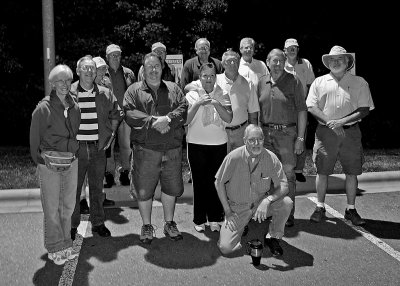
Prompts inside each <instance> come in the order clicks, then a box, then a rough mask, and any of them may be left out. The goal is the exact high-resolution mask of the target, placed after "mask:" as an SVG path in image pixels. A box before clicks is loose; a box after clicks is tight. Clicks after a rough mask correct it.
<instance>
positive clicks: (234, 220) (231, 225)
mask: <svg viewBox="0 0 400 286" xmlns="http://www.w3.org/2000/svg"><path fill="white" fill-rule="evenodd" d="M238 219H239V216H238V215H237V213H235V212H233V211H230V212H225V227H227V228H228V229H229V230H230V231H236V230H237V228H238Z"/></svg>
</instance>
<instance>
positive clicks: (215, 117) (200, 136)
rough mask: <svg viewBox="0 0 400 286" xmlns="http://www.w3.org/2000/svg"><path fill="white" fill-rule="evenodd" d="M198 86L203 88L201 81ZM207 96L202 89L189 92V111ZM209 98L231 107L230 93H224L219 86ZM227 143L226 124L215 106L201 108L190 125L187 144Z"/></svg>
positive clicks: (187, 97) (187, 96) (187, 95)
mask: <svg viewBox="0 0 400 286" xmlns="http://www.w3.org/2000/svg"><path fill="white" fill-rule="evenodd" d="M196 85H199V86H201V83H200V81H199V80H198V81H196ZM205 94H206V92H205V90H204V89H202V88H199V89H198V90H196V91H189V92H188V93H187V94H186V99H187V101H188V103H189V109H190V108H191V107H192V105H193V104H194V103H195V102H196V101H198V100H199V99H200V97H201V96H203V95H205ZM209 96H210V97H211V98H214V99H216V100H218V101H219V102H220V103H221V104H222V105H223V106H230V105H231V100H230V98H229V95H228V93H227V92H224V91H223V90H222V89H221V87H220V86H219V85H215V87H214V90H213V91H212V92H211V93H210V94H209ZM227 141H228V136H227V134H226V132H225V123H224V122H223V121H222V119H221V118H220V116H219V114H218V112H217V111H216V109H215V107H214V106H213V105H206V106H200V107H199V109H198V110H197V112H196V114H195V116H194V117H193V119H192V121H191V122H190V123H189V125H188V131H187V135H186V142H188V143H194V144H202V145H221V144H224V143H226V142H227Z"/></svg>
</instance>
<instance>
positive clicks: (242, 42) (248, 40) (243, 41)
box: [239, 38, 256, 48]
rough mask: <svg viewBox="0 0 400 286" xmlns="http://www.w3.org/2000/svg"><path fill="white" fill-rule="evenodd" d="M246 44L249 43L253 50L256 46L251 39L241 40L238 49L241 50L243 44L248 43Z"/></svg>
mask: <svg viewBox="0 0 400 286" xmlns="http://www.w3.org/2000/svg"><path fill="white" fill-rule="evenodd" d="M248 42H250V44H251V45H252V46H253V48H254V46H255V45H256V42H255V41H254V39H253V38H243V39H242V40H241V41H240V46H239V47H240V48H242V47H243V46H244V44H245V43H248Z"/></svg>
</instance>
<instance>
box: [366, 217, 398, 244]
mask: <svg viewBox="0 0 400 286" xmlns="http://www.w3.org/2000/svg"><path fill="white" fill-rule="evenodd" d="M365 221H366V222H367V224H366V225H365V226H364V229H365V230H366V231H368V232H369V233H371V234H372V235H374V236H376V237H378V238H382V239H400V223H398V222H391V221H383V220H372V219H366V220H365Z"/></svg>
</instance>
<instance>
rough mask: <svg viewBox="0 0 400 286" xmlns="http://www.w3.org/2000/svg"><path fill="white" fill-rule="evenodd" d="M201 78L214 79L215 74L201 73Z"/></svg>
mask: <svg viewBox="0 0 400 286" xmlns="http://www.w3.org/2000/svg"><path fill="white" fill-rule="evenodd" d="M201 78H202V79H214V78H215V74H210V75H208V74H203V75H201Z"/></svg>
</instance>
